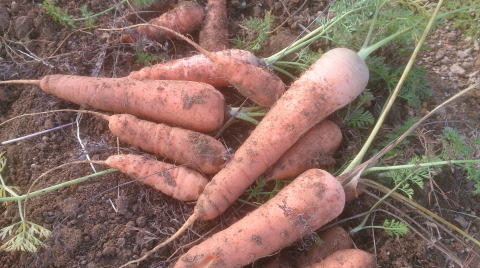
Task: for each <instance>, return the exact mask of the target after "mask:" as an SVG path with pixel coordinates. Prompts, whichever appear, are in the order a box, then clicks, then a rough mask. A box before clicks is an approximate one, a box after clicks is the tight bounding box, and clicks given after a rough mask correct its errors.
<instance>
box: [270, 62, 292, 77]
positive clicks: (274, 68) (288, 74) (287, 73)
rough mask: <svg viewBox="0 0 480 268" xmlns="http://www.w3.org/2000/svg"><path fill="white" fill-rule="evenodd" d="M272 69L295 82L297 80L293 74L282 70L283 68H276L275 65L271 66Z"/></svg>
mask: <svg viewBox="0 0 480 268" xmlns="http://www.w3.org/2000/svg"><path fill="white" fill-rule="evenodd" d="M270 68H272V69H273V70H275V71H277V72H279V73H282V74H284V75H286V76H288V78H290V79H292V80H295V79H297V78H296V77H295V76H294V75H293V74H291V73H289V72H287V71H286V70H284V69H282V68H279V67H278V66H275V65H271V66H270Z"/></svg>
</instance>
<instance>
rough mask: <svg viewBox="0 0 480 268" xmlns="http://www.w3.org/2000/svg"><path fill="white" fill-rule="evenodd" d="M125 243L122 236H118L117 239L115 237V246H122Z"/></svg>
mask: <svg viewBox="0 0 480 268" xmlns="http://www.w3.org/2000/svg"><path fill="white" fill-rule="evenodd" d="M124 245H125V238H124V237H120V238H119V239H117V246H118V247H123V246H124Z"/></svg>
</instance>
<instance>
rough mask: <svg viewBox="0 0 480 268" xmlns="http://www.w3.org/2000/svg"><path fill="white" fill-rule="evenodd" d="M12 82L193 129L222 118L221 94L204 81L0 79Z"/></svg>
mask: <svg viewBox="0 0 480 268" xmlns="http://www.w3.org/2000/svg"><path fill="white" fill-rule="evenodd" d="M13 83H16V84H34V85H37V86H39V87H40V88H41V89H42V90H44V91H45V92H47V93H50V94H53V95H55V96H57V97H59V98H61V99H64V100H68V101H71V102H73V103H76V104H83V105H89V106H91V107H94V108H97V109H100V110H105V111H112V112H118V113H128V114H133V115H136V116H139V117H142V118H146V119H150V120H152V121H156V122H164V123H167V124H170V125H175V126H180V127H184V128H187V129H192V130H196V131H202V132H209V131H213V130H216V129H218V128H219V127H220V126H221V125H222V123H223V120H224V112H225V99H224V98H223V95H222V94H221V93H220V92H218V91H217V90H215V88H213V87H212V86H210V85H207V84H204V83H198V82H189V81H150V80H137V79H131V78H92V77H86V76H75V75H47V76H45V77H43V78H42V79H41V80H13V81H1V82H0V84H13Z"/></svg>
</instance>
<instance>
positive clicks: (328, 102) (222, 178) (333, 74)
mask: <svg viewBox="0 0 480 268" xmlns="http://www.w3.org/2000/svg"><path fill="white" fill-rule="evenodd" d="M332 66H335V67H332ZM367 81H368V69H367V66H366V65H365V62H364V61H363V60H362V59H361V58H360V57H358V56H357V54H356V53H355V52H354V51H351V50H349V49H345V48H336V49H333V50H330V51H329V52H327V53H325V54H324V55H323V56H322V57H321V58H320V59H319V60H318V61H317V62H316V63H315V64H314V65H312V67H311V68H310V69H309V70H308V71H306V72H305V73H304V74H303V75H302V76H301V77H300V78H299V79H298V80H297V81H295V82H294V83H293V85H292V86H291V87H290V89H289V90H288V91H287V92H286V93H285V94H284V95H283V97H282V98H281V99H279V100H278V101H277V103H276V104H275V106H274V107H272V109H270V111H269V112H268V113H267V115H266V116H265V117H264V118H263V120H262V121H261V122H260V124H259V125H258V126H257V127H256V128H255V130H254V131H253V132H252V134H251V135H250V137H248V139H247V140H246V141H245V142H244V143H243V145H242V146H241V147H240V148H239V149H238V150H237V151H236V152H235V155H234V156H233V158H232V160H231V161H230V162H229V163H228V164H227V166H226V167H225V168H224V169H222V170H221V171H220V172H219V173H217V175H215V177H214V178H213V179H212V182H211V183H209V185H207V187H206V189H205V190H206V191H205V192H204V194H202V196H201V197H200V198H199V201H198V202H197V205H196V207H195V214H196V215H197V216H198V217H199V218H201V219H203V220H208V219H213V218H215V217H217V216H218V215H220V214H221V213H222V212H223V211H225V210H226V209H227V208H228V207H229V206H230V205H231V204H232V203H233V202H234V201H235V200H236V199H237V198H238V197H239V196H240V195H241V194H242V193H243V192H244V191H245V189H247V188H248V186H250V185H251V184H252V183H253V182H254V181H255V180H256V178H258V177H259V176H260V175H261V174H262V173H263V172H264V171H265V170H266V169H267V168H268V167H269V166H271V165H273V164H274V163H275V162H276V161H277V160H278V159H279V158H280V157H281V156H282V155H283V154H284V153H285V152H286V151H287V150H288V149H289V148H290V147H291V146H292V145H293V144H294V143H295V142H296V141H297V140H298V139H299V138H300V137H301V136H302V135H303V134H304V133H305V132H307V131H308V130H309V129H310V128H312V127H313V126H314V125H316V124H317V123H319V122H320V121H322V120H323V119H324V118H325V117H327V116H328V115H329V114H331V113H333V112H334V111H335V110H337V109H339V108H341V107H343V106H344V105H346V104H348V103H349V102H351V101H352V100H353V99H354V98H355V97H356V96H358V95H359V94H360V93H361V91H362V90H363V89H364V88H365V86H366V84H367Z"/></svg>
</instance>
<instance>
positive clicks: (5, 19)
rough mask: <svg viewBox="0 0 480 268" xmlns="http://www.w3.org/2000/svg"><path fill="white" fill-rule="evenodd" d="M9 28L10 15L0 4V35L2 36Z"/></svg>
mask: <svg viewBox="0 0 480 268" xmlns="http://www.w3.org/2000/svg"><path fill="white" fill-rule="evenodd" d="M9 26H10V15H9V14H8V11H7V7H6V6H5V5H4V4H0V34H1V35H3V33H4V32H5V31H7V29H8V27H9Z"/></svg>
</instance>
